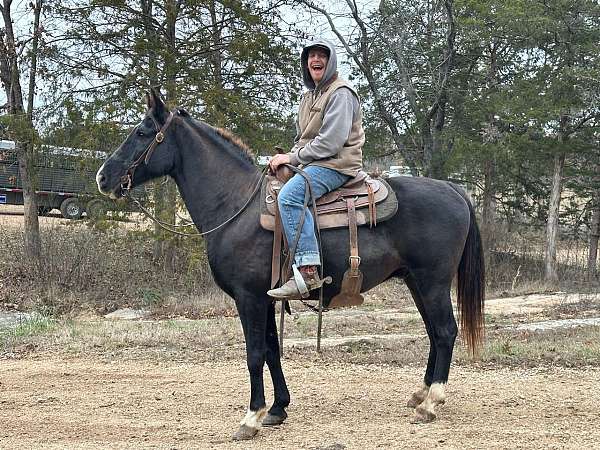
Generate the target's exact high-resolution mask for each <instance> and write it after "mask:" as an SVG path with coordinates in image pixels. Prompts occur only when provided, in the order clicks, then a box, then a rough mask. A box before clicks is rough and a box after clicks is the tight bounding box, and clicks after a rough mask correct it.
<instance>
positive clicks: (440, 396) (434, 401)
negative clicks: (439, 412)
mask: <svg viewBox="0 0 600 450" xmlns="http://www.w3.org/2000/svg"><path fill="white" fill-rule="evenodd" d="M445 402H446V384H445V383H433V384H432V385H431V387H430V388H429V393H428V394H427V397H426V398H425V400H423V402H422V403H421V404H420V405H419V406H417V408H416V409H415V419H416V420H417V421H418V422H432V421H434V420H435V418H436V417H437V416H436V413H435V407H436V406H437V405H441V404H443V403H445Z"/></svg>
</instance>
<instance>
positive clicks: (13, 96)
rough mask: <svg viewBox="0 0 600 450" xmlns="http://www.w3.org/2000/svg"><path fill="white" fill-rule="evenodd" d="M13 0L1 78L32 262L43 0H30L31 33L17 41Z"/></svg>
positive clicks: (8, 3) (7, 7)
mask: <svg viewBox="0 0 600 450" xmlns="http://www.w3.org/2000/svg"><path fill="white" fill-rule="evenodd" d="M12 3H13V2H12V0H3V2H2V6H0V12H1V13H2V19H3V27H2V28H0V79H1V80H2V85H3V87H4V91H5V93H6V99H7V104H6V110H7V112H8V116H9V119H10V120H9V128H8V132H9V135H10V136H11V137H12V138H13V139H14V141H15V143H16V148H17V152H18V160H19V175H20V177H21V183H22V187H23V203H24V208H25V212H24V216H23V217H24V227H25V254H26V256H27V257H28V258H30V259H31V260H33V261H36V260H38V259H39V257H40V254H41V240H40V230H39V222H38V207H37V200H36V195H35V185H36V181H35V169H34V159H35V147H34V140H35V137H36V133H35V129H34V126H33V105H34V98H35V86H36V75H37V57H38V51H39V42H40V35H41V33H42V27H41V25H40V16H41V14H42V6H43V2H42V0H36V1H35V3H33V2H32V3H30V7H32V12H33V31H32V36H31V37H30V38H29V39H26V40H21V41H19V40H17V37H16V36H15V30H14V27H13V18H12V10H11V7H12ZM27 48H29V54H30V56H31V59H30V61H29V73H28V76H29V82H28V92H27V108H25V97H24V94H23V89H22V86H21V79H23V78H24V77H25V76H26V75H25V71H24V69H23V66H24V64H23V57H24V54H25V53H26V50H27Z"/></svg>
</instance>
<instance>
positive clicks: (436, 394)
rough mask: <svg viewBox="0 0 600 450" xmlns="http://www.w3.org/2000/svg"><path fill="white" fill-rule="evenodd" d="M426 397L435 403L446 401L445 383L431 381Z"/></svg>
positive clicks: (439, 403)
mask: <svg viewBox="0 0 600 450" xmlns="http://www.w3.org/2000/svg"><path fill="white" fill-rule="evenodd" d="M427 398H430V399H431V401H432V402H433V403H434V404H435V405H441V404H444V403H446V383H433V384H432V385H431V387H430V388H429V394H428V395H427Z"/></svg>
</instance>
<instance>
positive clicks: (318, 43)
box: [300, 39, 337, 91]
mask: <svg viewBox="0 0 600 450" xmlns="http://www.w3.org/2000/svg"><path fill="white" fill-rule="evenodd" d="M313 47H324V48H326V49H328V50H329V60H328V61H327V67H326V68H325V75H323V79H322V80H321V82H320V83H319V84H320V85H323V84H325V83H327V82H328V81H329V80H331V78H332V77H333V76H334V75H335V73H336V72H337V56H336V54H335V47H334V46H333V44H332V43H331V42H329V41H327V40H325V39H317V40H314V41H311V42H309V43H308V44H307V45H306V46H305V47H304V48H303V49H302V54H301V55H300V63H301V65H302V80H303V81H304V86H306V87H307V88H308V89H309V90H311V91H312V90H314V89H315V88H316V85H315V82H314V81H313V79H312V77H311V76H310V72H309V71H308V52H309V50H310V49H311V48H313Z"/></svg>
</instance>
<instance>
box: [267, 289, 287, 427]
mask: <svg viewBox="0 0 600 450" xmlns="http://www.w3.org/2000/svg"><path fill="white" fill-rule="evenodd" d="M268 301H269V312H268V314H267V353H266V357H267V365H268V366H269V372H270V373H271V380H272V381H273V394H274V396H275V399H274V401H273V406H271V408H270V409H269V413H268V414H267V417H265V420H263V426H274V425H280V424H282V423H283V421H284V420H285V419H286V418H287V413H286V412H285V408H287V406H288V405H289V404H290V392H289V391H288V387H287V384H286V382H285V377H284V375H283V369H282V368H281V353H280V351H279V340H278V339H277V325H276V323H275V305H274V304H273V301H272V300H268ZM281 307H282V308H283V305H281Z"/></svg>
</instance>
